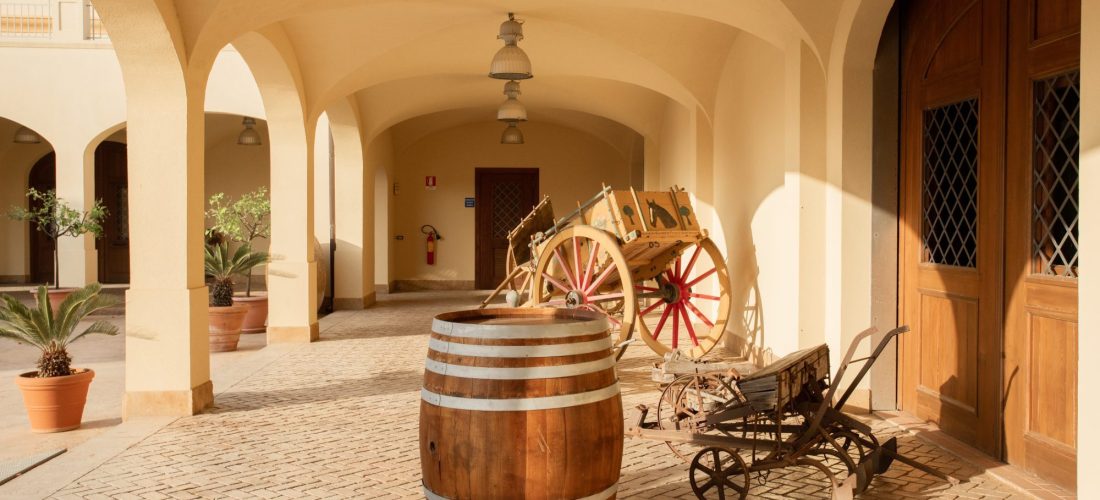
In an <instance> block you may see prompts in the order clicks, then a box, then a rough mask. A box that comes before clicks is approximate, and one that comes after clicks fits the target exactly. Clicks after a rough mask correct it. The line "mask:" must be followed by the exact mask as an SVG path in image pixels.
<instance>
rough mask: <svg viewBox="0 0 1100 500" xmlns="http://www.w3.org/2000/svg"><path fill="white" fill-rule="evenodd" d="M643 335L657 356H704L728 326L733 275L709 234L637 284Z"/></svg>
mask: <svg viewBox="0 0 1100 500" xmlns="http://www.w3.org/2000/svg"><path fill="white" fill-rule="evenodd" d="M635 289H636V290H638V294H639V296H642V297H644V298H643V299H642V300H641V303H640V304H639V306H638V309H639V312H638V317H639V321H638V329H639V331H640V332H641V337H642V340H644V341H645V343H646V344H647V345H649V347H650V349H653V351H654V352H656V353H657V354H658V355H661V356H664V355H665V353H667V352H670V351H672V350H674V349H679V350H680V351H682V352H683V353H684V354H686V355H687V356H690V357H692V358H701V357H703V355H705V354H706V353H708V352H710V350H711V349H713V348H714V346H715V345H717V344H718V341H719V340H720V339H721V338H722V334H723V333H725V331H726V321H727V320H728V319H729V313H730V279H729V272H728V271H727V270H726V261H725V259H723V258H722V252H720V251H719V250H718V247H717V246H716V245H715V244H714V242H713V241H711V240H710V239H709V238H705V239H703V240H701V241H699V242H698V243H696V244H695V245H692V246H689V247H687V248H685V249H684V251H683V252H682V254H681V255H679V256H677V257H676V258H675V259H673V260H672V262H670V263H669V266H668V269H665V270H664V271H662V272H661V274H658V275H657V278H656V279H654V280H650V281H647V282H645V283H642V284H639V285H636V286H635Z"/></svg>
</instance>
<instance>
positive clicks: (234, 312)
mask: <svg viewBox="0 0 1100 500" xmlns="http://www.w3.org/2000/svg"><path fill="white" fill-rule="evenodd" d="M209 311H210V352H226V351H236V350H237V342H238V341H240V340H241V324H242V323H244V315H245V314H247V313H248V308H247V307H245V306H226V307H214V306H210V308H209Z"/></svg>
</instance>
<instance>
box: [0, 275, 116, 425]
mask: <svg viewBox="0 0 1100 500" xmlns="http://www.w3.org/2000/svg"><path fill="white" fill-rule="evenodd" d="M35 298H36V302H35V306H34V307H28V306H26V305H24V304H23V303H21V302H19V300H17V299H16V298H15V297H12V296H11V295H7V294H4V295H2V296H0V338H7V339H12V340H14V341H16V342H20V343H23V344H29V345H32V346H34V347H37V348H38V349H40V350H41V351H42V355H41V357H39V358H38V369H37V370H35V371H32V372H26V373H23V374H21V375H19V376H18V377H16V378H15V383H16V385H18V386H19V389H20V390H21V391H22V392H23V404H24V406H26V408H27V415H28V416H29V417H30V421H31V430H32V431H34V432H60V431H67V430H72V429H76V428H77V427H80V421H81V419H82V418H83V416H84V403H85V401H87V398H88V386H89V385H90V384H91V383H92V378H94V377H95V372H93V371H92V370H90V369H88V368H73V367H72V358H71V357H70V356H69V352H68V349H67V348H68V346H69V344H72V343H73V342H76V341H77V340H80V339H82V338H84V337H85V336H87V335H92V334H103V335H117V334H118V327H117V326H115V325H113V324H111V323H108V322H106V321H96V322H93V323H92V324H91V325H89V326H88V327H87V328H84V329H83V330H80V333H75V334H74V332H76V331H77V325H78V324H79V323H80V321H81V320H82V319H84V318H85V317H86V316H88V315H90V314H92V313H94V312H96V311H100V310H102V309H106V308H108V307H113V306H115V305H118V303H119V302H120V301H119V299H118V298H117V297H113V296H111V295H101V294H100V285H99V283H92V284H91V285H88V286H86V287H84V288H81V289H79V290H74V291H73V293H71V294H69V296H68V297H66V298H65V300H63V301H61V304H60V307H58V308H56V309H54V308H53V306H51V305H50V300H49V294H48V293H47V291H46V287H45V286H39V287H38V293H37V294H36V297H35Z"/></svg>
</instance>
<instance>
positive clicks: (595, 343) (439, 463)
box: [420, 308, 623, 500]
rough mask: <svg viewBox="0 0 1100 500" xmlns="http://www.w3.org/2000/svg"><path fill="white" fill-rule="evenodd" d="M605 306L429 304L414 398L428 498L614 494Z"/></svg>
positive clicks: (613, 392)
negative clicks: (439, 309) (452, 307)
mask: <svg viewBox="0 0 1100 500" xmlns="http://www.w3.org/2000/svg"><path fill="white" fill-rule="evenodd" d="M608 330H609V328H608V322H607V318H606V317H605V316H603V315H599V314H594V313H590V312H587V311H577V310H568V309H535V308H522V309H479V310H472V311H459V312H452V313H447V314H441V315H439V316H436V318H435V321H433V322H432V334H431V339H430V340H429V345H428V358H427V360H426V361H425V370H424V388H423V390H422V391H421V402H420V463H421V468H422V471H423V482H424V494H425V495H426V496H427V497H428V498H429V499H436V498H448V499H483V498H527V499H536V498H555V499H556V498H563V499H564V498H581V499H601V500H602V499H606V498H614V497H615V493H616V490H617V486H618V481H619V469H620V467H621V465H622V456H623V405H622V398H621V397H620V395H619V386H618V382H617V378H616V376H615V357H614V355H613V354H612V351H611V347H612V340H611V337H610V336H609V334H608Z"/></svg>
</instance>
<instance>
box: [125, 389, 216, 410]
mask: <svg viewBox="0 0 1100 500" xmlns="http://www.w3.org/2000/svg"><path fill="white" fill-rule="evenodd" d="M213 404H214V383H213V382H211V381H209V380H207V381H206V382H203V383H202V384H199V385H198V386H197V387H193V388H192V389H191V390H189V391H127V392H126V396H125V397H124V399H123V401H122V417H123V419H126V418H130V417H139V416H172V417H177V416H178V417H187V416H191V415H196V414H198V413H200V412H202V410H203V409H205V408H208V407H210V406H211V405H213Z"/></svg>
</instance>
